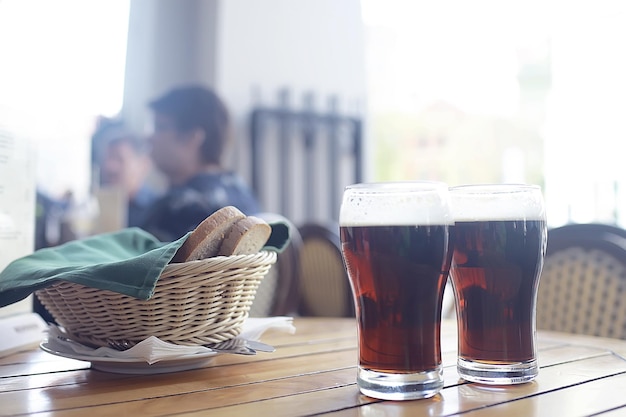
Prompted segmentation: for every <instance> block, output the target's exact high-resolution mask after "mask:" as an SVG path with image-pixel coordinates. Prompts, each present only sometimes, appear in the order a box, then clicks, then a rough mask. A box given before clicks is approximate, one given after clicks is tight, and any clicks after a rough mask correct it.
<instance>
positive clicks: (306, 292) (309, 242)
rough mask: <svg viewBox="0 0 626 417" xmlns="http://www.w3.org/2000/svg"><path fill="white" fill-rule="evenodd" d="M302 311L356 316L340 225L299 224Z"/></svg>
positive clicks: (310, 313)
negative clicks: (341, 241)
mask: <svg viewBox="0 0 626 417" xmlns="http://www.w3.org/2000/svg"><path fill="white" fill-rule="evenodd" d="M299 230H300V234H301V236H302V248H301V250H300V314H302V315H304V316H326V317H351V316H354V303H353V301H352V292H351V289H350V283H349V281H348V276H347V273H346V271H345V269H344V265H343V258H342V257H341V244H340V241H339V228H338V227H333V226H326V225H322V224H316V223H308V224H305V225H303V226H301V227H300V228H299Z"/></svg>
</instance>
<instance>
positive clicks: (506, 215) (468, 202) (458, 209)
mask: <svg viewBox="0 0 626 417" xmlns="http://www.w3.org/2000/svg"><path fill="white" fill-rule="evenodd" d="M450 191H451V193H450V200H451V205H452V215H453V218H454V220H455V221H457V222H459V221H466V222H467V221H478V220H545V219H546V213H545V207H544V203H543V197H542V195H541V189H540V188H539V187H537V186H515V188H513V187H512V186H507V185H484V186H462V187H453V188H451V189H450Z"/></svg>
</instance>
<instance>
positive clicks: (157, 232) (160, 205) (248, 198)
mask: <svg viewBox="0 0 626 417" xmlns="http://www.w3.org/2000/svg"><path fill="white" fill-rule="evenodd" d="M225 206H235V207H237V208H238V209H239V210H241V211H242V212H243V213H245V214H247V215H251V214H255V213H258V212H260V209H259V203H258V202H257V200H256V199H255V197H254V196H253V195H252V192H251V191H250V190H249V189H248V187H247V186H246V185H245V184H244V182H243V180H242V179H241V178H240V177H239V176H238V175H236V174H234V173H232V172H221V173H205V174H200V175H197V176H195V177H193V178H192V179H191V180H189V181H188V182H187V183H186V184H184V185H182V186H176V187H172V188H170V189H169V190H168V192H167V193H166V194H165V195H164V196H163V197H162V198H160V199H159V200H158V201H157V202H156V203H155V204H154V205H153V207H152V209H151V210H150V211H149V212H148V214H147V216H146V220H145V222H144V223H143V225H142V228H143V229H144V230H146V231H148V232H150V233H152V234H153V235H154V236H155V237H157V238H158V239H159V240H161V241H163V242H169V241H173V240H176V239H178V238H179V237H182V236H183V235H184V234H185V233H187V232H189V231H191V230H193V229H194V228H195V227H196V226H197V225H198V224H200V223H201V222H202V221H203V220H204V219H206V218H207V217H208V216H209V215H211V214H212V213H213V212H215V211H216V210H219V209H220V208H222V207H225Z"/></svg>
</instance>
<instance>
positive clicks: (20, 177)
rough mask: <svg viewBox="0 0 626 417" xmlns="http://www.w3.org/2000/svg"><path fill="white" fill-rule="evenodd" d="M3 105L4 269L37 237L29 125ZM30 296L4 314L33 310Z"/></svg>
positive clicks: (0, 236) (0, 240)
mask: <svg viewBox="0 0 626 417" xmlns="http://www.w3.org/2000/svg"><path fill="white" fill-rule="evenodd" d="M14 116H15V115H14V114H13V113H12V112H10V111H9V110H8V109H7V108H6V107H2V106H0V270H2V269H4V268H5V267H6V266H7V265H8V264H9V263H10V262H11V261H13V260H15V259H17V258H21V257H22V256H25V255H28V254H30V253H31V252H32V251H33V249H34V240H35V176H36V167H35V153H34V151H33V150H32V146H31V141H30V139H29V136H28V133H27V131H26V129H25V128H24V127H23V126H22V125H20V123H19V119H18V118H17V117H14ZM30 310H31V299H30V298H28V299H26V300H24V301H22V302H20V303H16V304H13V305H10V306H7V307H4V308H1V309H0V317H4V316H10V315H14V314H17V313H23V312H29V311H30Z"/></svg>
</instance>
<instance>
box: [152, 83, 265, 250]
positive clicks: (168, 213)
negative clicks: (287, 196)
mask: <svg viewBox="0 0 626 417" xmlns="http://www.w3.org/2000/svg"><path fill="white" fill-rule="evenodd" d="M149 106H150V108H151V109H152V111H153V113H154V133H153V134H152V136H151V137H150V144H151V145H152V149H151V156H152V160H153V162H154V164H155V166H156V167H157V168H158V169H159V170H160V171H161V172H162V173H163V174H164V175H165V177H166V178H167V180H168V182H169V189H168V191H167V193H166V194H165V196H163V197H162V198H161V199H160V200H159V201H157V203H156V204H155V205H154V207H153V208H152V210H151V211H150V213H149V214H148V217H147V219H146V222H145V223H144V224H143V228H144V229H145V230H147V231H148V232H150V233H152V234H154V235H155V236H156V237H157V238H159V239H161V240H162V241H171V240H175V239H178V238H179V237H181V236H183V235H184V234H185V233H187V232H189V231H191V230H193V229H194V228H195V227H196V226H197V225H198V224H199V223H200V222H202V220H204V219H205V218H206V217H207V216H209V215H210V214H212V213H213V212H214V211H216V210H218V209H220V208H222V207H224V206H228V205H232V206H235V207H237V208H238V209H239V210H241V211H242V212H244V213H245V214H248V215H250V214H254V213H258V212H259V211H260V209H259V203H258V202H257V200H256V198H255V197H254V195H253V194H252V192H251V190H250V189H249V188H248V186H247V185H246V184H245V183H244V181H243V180H242V179H241V178H240V176H239V175H237V174H236V173H235V172H233V171H230V170H228V169H226V168H225V167H224V166H223V165H222V159H223V156H224V153H225V151H226V149H227V147H228V146H229V144H230V140H231V125H230V116H229V113H228V110H227V108H226V106H225V104H224V103H223V102H222V100H221V99H220V98H219V97H218V96H217V95H216V94H215V93H214V92H213V91H212V90H210V89H208V88H205V87H202V86H185V87H181V88H176V89H173V90H171V91H169V92H167V93H166V94H165V95H163V96H162V97H159V98H157V99H156V100H154V101H152V102H151V103H150V104H149Z"/></svg>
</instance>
